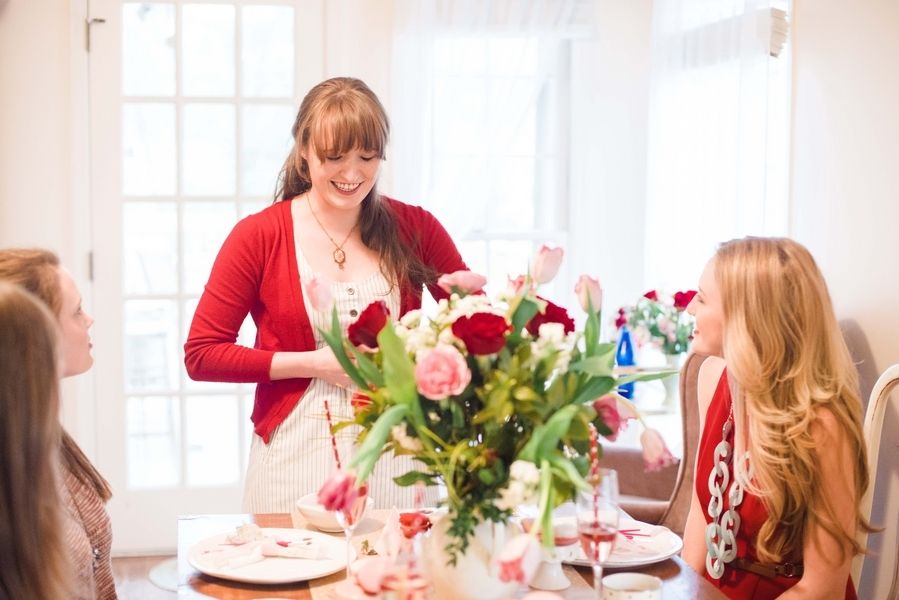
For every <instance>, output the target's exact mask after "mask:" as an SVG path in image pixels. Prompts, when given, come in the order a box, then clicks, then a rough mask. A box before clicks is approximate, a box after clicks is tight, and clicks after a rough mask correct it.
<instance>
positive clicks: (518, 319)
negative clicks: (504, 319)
mask: <svg viewBox="0 0 899 600" xmlns="http://www.w3.org/2000/svg"><path fill="white" fill-rule="evenodd" d="M539 310H540V305H539V304H537V303H536V302H534V301H533V300H531V299H530V298H527V297H524V298H522V299H521V302H519V303H518V306H517V307H516V308H515V312H514V313H512V335H513V336H515V339H520V338H521V330H522V329H524V326H525V325H527V324H528V322H529V321H530V320H531V319H533V318H534V315H536V314H537V312H538V311H539Z"/></svg>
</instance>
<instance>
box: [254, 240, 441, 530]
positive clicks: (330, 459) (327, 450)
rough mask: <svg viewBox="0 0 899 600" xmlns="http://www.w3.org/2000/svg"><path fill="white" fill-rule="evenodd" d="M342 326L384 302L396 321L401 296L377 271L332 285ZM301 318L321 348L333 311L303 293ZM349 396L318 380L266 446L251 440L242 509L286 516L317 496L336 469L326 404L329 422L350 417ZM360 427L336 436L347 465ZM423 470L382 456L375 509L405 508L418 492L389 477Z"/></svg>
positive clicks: (305, 275)
mask: <svg viewBox="0 0 899 600" xmlns="http://www.w3.org/2000/svg"><path fill="white" fill-rule="evenodd" d="M295 251H296V255H297V265H298V267H299V271H300V281H301V282H303V281H309V280H311V279H312V277H313V275H314V273H313V271H312V267H311V266H310V265H309V263H308V261H307V260H306V258H305V257H304V256H303V253H302V251H301V250H300V247H299V244H296V245H295ZM331 292H332V293H333V295H334V300H335V305H336V307H337V314H338V318H339V320H340V325H341V327H342V328H343V330H344V331H346V328H347V327H348V326H349V324H350V323H352V322H353V321H355V320H356V318H357V317H358V316H359V314H360V313H361V312H362V311H363V310H364V309H365V307H366V306H368V305H369V304H370V303H371V302H373V301H375V300H384V301H385V302H386V303H387V307H388V308H389V309H390V314H391V315H392V316H393V317H394V318H396V317H397V316H398V315H399V309H400V300H399V290H398V289H397V288H396V287H394V288H393V289H392V290H391V289H390V284H389V283H388V282H387V280H386V279H385V278H384V276H383V275H382V274H381V272H380V271H376V272H375V273H373V274H371V275H370V276H368V277H366V278H365V279H362V280H360V281H356V282H349V283H348V282H334V283H332V285H331ZM303 297H304V299H305V306H306V312H307V314H308V315H309V318H310V320H311V322H312V327H313V330H314V332H315V346H316V348H323V347H324V346H325V340H324V338H323V337H322V335H321V333H320V332H319V330H320V329H326V328H330V324H331V313H330V312H327V313H326V312H318V311H315V310H313V308H312V306H311V305H310V303H309V300H308V298H309V296H308V294H306V293H304V294H303ZM351 397H352V390H347V389H342V388H339V387H337V386H335V385H332V384H329V383H327V382H326V381H324V380H321V379H313V380H312V381H311V383H310V384H309V387H308V388H307V389H306V392H305V394H304V395H303V397H302V398H301V399H300V402H299V403H298V404H297V406H296V407H295V408H294V409H293V411H291V413H290V414H289V415H288V416H287V418H286V419H285V420H284V422H283V423H281V424H280V425H279V426H278V427H277V428H276V429H275V431H274V432H273V433H272V438H271V441H270V442H269V444H265V443H264V442H263V441H262V438H260V437H259V436H258V435H255V434H254V435H253V443H252V446H251V448H250V459H249V464H248V466H247V479H246V487H245V489H244V506H243V509H244V510H245V511H247V512H253V513H271V512H290V511H291V510H292V509H293V507H294V505H295V502H296V501H297V499H299V498H300V497H302V496H304V495H306V494H309V493H311V492H317V491H318V489H319V488H320V487H321V485H322V483H323V482H324V481H325V480H326V479H327V478H328V477H329V476H330V475H331V474H332V473H334V471H335V470H336V468H337V467H336V464H335V459H334V452H333V450H332V448H331V441H330V437H329V435H328V424H327V419H326V416H325V406H324V400H325V399H327V400H328V403H329V405H330V411H331V419H332V423H337V422H339V421H346V420H350V419H352V407H351V405H350V398H351ZM358 431H359V428H358V427H355V426H354V427H347V428H344V429H342V430H340V431H339V432H338V433H337V443H338V450H339V453H340V459H341V462H342V464H343V466H344V467H346V463H347V462H348V461H349V459H350V457H351V452H352V447H353V440H354V439H355V437H356V434H357V433H358ZM416 465H417V466H419V467H420V466H421V464H420V463H416V462H413V460H412V458H411V457H409V456H402V457H396V458H395V457H393V456H392V454H386V455H384V456H382V457H381V459H380V460H379V461H378V464H377V466H376V467H375V470H374V472H373V473H372V475H371V476H370V477H369V480H368V481H369V488H368V489H369V492H368V493H369V496H370V497H371V498H372V499H373V500H374V501H375V507H376V508H391V507H393V506H396V507H398V508H401V509H402V508H410V507H413V506H414V502H415V488H414V487H407V488H402V487H399V486H397V485H396V484H395V483H394V482H393V479H392V478H393V477H396V476H397V475H401V474H403V473H406V472H407V471H409V470H411V469H413V468H416ZM436 501H437V491H436V489H435V488H429V489H428V491H427V493H426V494H425V498H424V503H425V505H433V504H435V503H436Z"/></svg>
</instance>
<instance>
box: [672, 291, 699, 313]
mask: <svg viewBox="0 0 899 600" xmlns="http://www.w3.org/2000/svg"><path fill="white" fill-rule="evenodd" d="M695 295H696V290H687V291H686V292H675V294H674V308H676V309H677V310H684V309H685V308H687V306H688V305H689V304H690V302H692V301H693V296H695Z"/></svg>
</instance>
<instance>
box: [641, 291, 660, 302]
mask: <svg viewBox="0 0 899 600" xmlns="http://www.w3.org/2000/svg"><path fill="white" fill-rule="evenodd" d="M643 297H644V298H646V299H647V300H652V301H653V302H658V301H659V295H658V294H657V293H656V291H655V290H649V291H648V292H646V293H645V294H643Z"/></svg>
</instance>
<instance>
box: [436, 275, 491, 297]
mask: <svg viewBox="0 0 899 600" xmlns="http://www.w3.org/2000/svg"><path fill="white" fill-rule="evenodd" d="M437 285H438V286H439V287H440V289H442V290H443V291H444V292H446V293H447V294H452V293H453V292H456V293H457V294H473V293H475V292H480V291H481V289H483V287H484V286H485V285H487V278H486V277H484V276H483V275H478V274H477V273H473V272H471V271H456V272H455V273H447V274H445V275H441V276H440V278H439V279H438V280H437Z"/></svg>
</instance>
